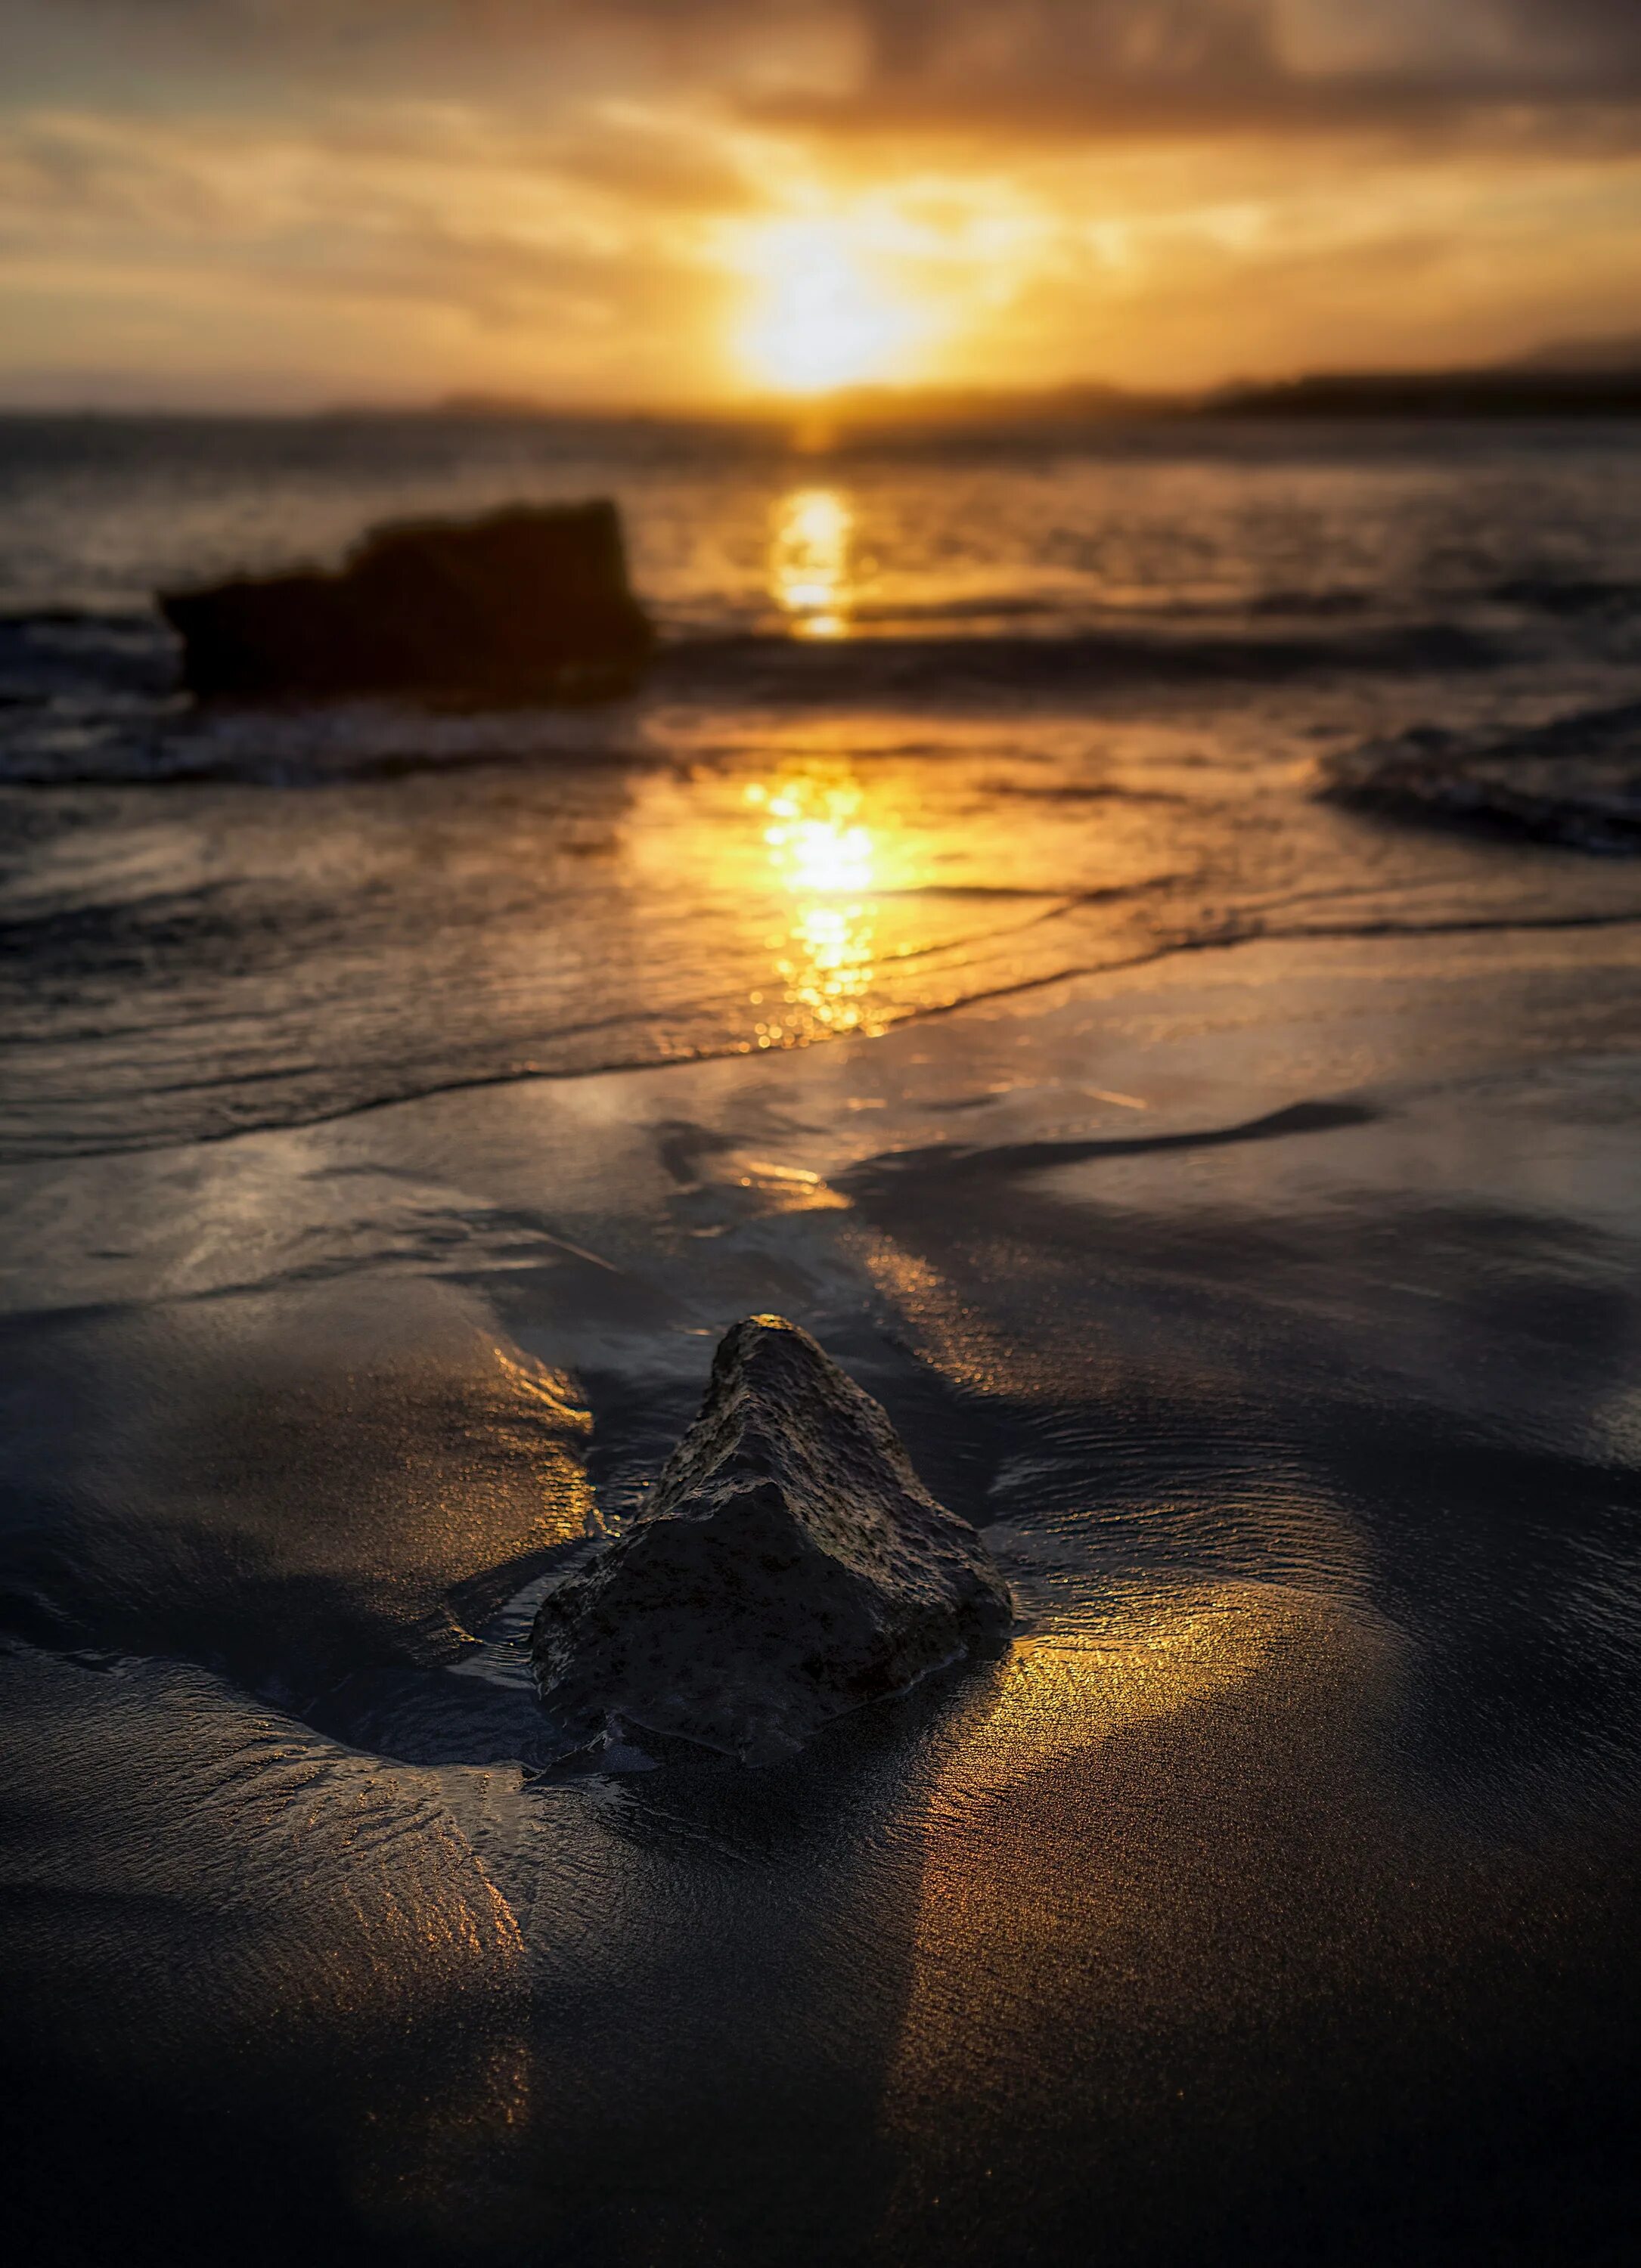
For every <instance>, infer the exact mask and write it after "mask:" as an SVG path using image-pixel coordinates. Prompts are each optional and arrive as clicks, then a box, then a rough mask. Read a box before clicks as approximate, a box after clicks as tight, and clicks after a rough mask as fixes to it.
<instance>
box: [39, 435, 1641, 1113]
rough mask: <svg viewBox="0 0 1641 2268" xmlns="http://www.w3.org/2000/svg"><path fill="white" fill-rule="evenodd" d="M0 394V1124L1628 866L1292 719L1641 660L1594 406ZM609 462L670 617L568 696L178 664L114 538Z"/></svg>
mask: <svg viewBox="0 0 1641 2268" xmlns="http://www.w3.org/2000/svg"><path fill="white" fill-rule="evenodd" d="M805 438H806V437H805V436H804V434H803V432H802V429H801V428H800V429H797V430H796V431H795V432H793V433H786V432H783V431H771V429H769V428H768V427H766V426H764V427H755V428H749V429H738V428H736V427H735V426H733V425H726V426H709V427H694V428H678V427H670V426H668V425H665V424H656V423H600V424H582V425H576V424H573V423H559V422H554V421H535V422H524V423H513V422H507V421H501V420H494V419H488V420H482V421H475V422H468V423H463V422H461V421H455V420H447V419H438V418H392V417H372V418H353V419H349V418H329V419H314V420H285V421H272V420H269V421H262V422H255V421H235V420H229V419H223V420H209V421H207V420H196V421H188V420H182V421H155V422H149V423H144V422H141V421H128V420H122V419H116V418H105V417H98V418H79V419H63V420H51V419H13V420H11V421H9V422H7V423H0V525H3V526H4V530H5V540H4V545H3V546H0V704H3V705H0V796H4V820H5V832H6V835H7V836H8V837H9V842H10V847H9V849H8V851H7V852H6V853H5V854H4V855H5V865H4V873H0V889H3V890H4V906H5V923H6V926H5V931H4V936H5V939H6V950H5V955H4V977H0V983H4V988H5V990H4V1015H5V1018H6V1022H7V1028H8V1030H9V1032H10V1034H11V1043H12V1053H11V1062H12V1065H13V1071H14V1076H13V1079H12V1080H11V1082H10V1085H9V1089H8V1095H7V1099H6V1100H5V1101H4V1102H3V1103H0V1155H11V1156H33V1155H39V1154H46V1155H50V1154H54V1153H56V1152H73V1151H78V1150H85V1149H100V1148H105V1147H117V1146H126V1145H143V1144H145V1143H152V1142H159V1141H167V1140H173V1139H176V1138H185V1137H203V1136H210V1135H212V1134H218V1133H227V1132H231V1131H234V1130H244V1129H246V1128H249V1127H254V1126H259V1125H282V1124H292V1123H302V1122H304V1121H307V1120H311V1119H314V1118H320V1117H324V1116H330V1115H334V1114H336V1113H338V1112H344V1111H348V1110H352V1109H357V1108H360V1107H361V1106H364V1105H366V1104H372V1103H381V1102H387V1101H393V1100H395V1099H399V1098H403V1097H406V1096H410V1095H414V1094H423V1093H426V1092H429V1091H432V1090H433V1089H437V1088H443V1087H448V1086H455V1085H460V1084H462V1083H466V1082H472V1081H475V1080H482V1079H508V1078H512V1077H515V1076H520V1075H529V1073H531V1072H532V1071H543V1072H553V1073H558V1072H567V1071H582V1072H585V1071H595V1070H598V1069H601V1068H608V1067H611V1066H614V1065H617V1064H643V1063H649V1062H655V1061H662V1060H675V1059H676V1058H678V1057H693V1056H700V1055H706V1054H717V1053H728V1052H734V1051H736V1050H741V1051H745V1050H748V1049H754V1050H755V1049H764V1048H767V1047H769V1046H778V1047H787V1046H792V1045H807V1044H809V1043H811V1042H815V1041H818V1040H824V1039H825V1038H827V1037H828V1036H832V1035H837V1034H839V1033H840V1032H854V1031H868V1032H870V1031H876V1030H882V1029H883V1028H886V1027H888V1026H889V1025H891V1024H892V1023H894V1022H896V1021H898V1020H901V1019H903V1018H905V1017H907V1016H915V1015H919V1014H924V1013H930V1012H933V1011H939V1010H945V1009H949V1008H950V1007H952V1006H953V1005H956V1004H957V1003H960V1002H962V1001H965V1000H971V999H974V998H978V997H980V996H982V995H985V994H987V993H998V992H1006V991H1009V990H1013V989H1016V988H1018V987H1020V986H1022V985H1030V984H1033V983H1040V982H1041V981H1043V980H1044V979H1046V978H1048V977H1053V976H1059V975H1061V974H1064V973H1066V972H1068V971H1070V970H1075V969H1087V968H1099V967H1104V966H1108V965H1111V964H1112V963H1114V962H1119V961H1127V960H1130V959H1132V958H1133V957H1134V956H1135V955H1136V954H1146V953H1151V952H1173V951H1177V950H1179V949H1181V948H1184V947H1187V946H1191V945H1193V944H1198V943H1201V942H1202V941H1204V940H1206V939H1219V938H1224V937H1228V936H1251V935H1267V934H1271V933H1273V932H1283V933H1285V932H1292V931H1294V930H1296V929H1297V930H1301V931H1305V930H1310V929H1313V928H1316V927H1324V928H1328V929H1334V930H1337V929H1339V928H1341V927H1345V928H1349V927H1351V926H1356V927H1373V926H1376V925H1377V926H1383V925H1386V924H1388V925H1392V926H1401V927H1408V926H1415V927H1416V926H1417V925H1419V924H1438V925H1440V924H1454V923H1467V924H1475V923H1485V922H1486V921H1487V920H1488V919H1489V918H1490V917H1491V912H1492V909H1496V908H1497V907H1499V906H1500V905H1506V906H1507V907H1508V909H1509V911H1510V913H1511V916H1512V918H1514V917H1519V916H1520V915H1521V914H1523V912H1524V911H1526V912H1530V913H1532V914H1533V916H1534V917H1535V918H1539V917H1541V918H1545V919H1551V920H1554V919H1562V918H1572V917H1579V918H1582V917H1593V916H1603V915H1605V914H1606V913H1607V912H1608V911H1624V910H1627V909H1632V908H1633V907H1634V906H1635V905H1636V903H1637V889H1638V887H1641V885H1638V884H1637V878H1636V872H1635V871H1634V870H1631V871H1623V870H1622V869H1620V870H1617V871H1615V870H1614V869H1613V867H1611V866H1610V865H1609V866H1605V867H1603V866H1600V865H1591V864H1590V863H1589V862H1581V861H1577V860H1575V861H1572V862H1571V863H1570V864H1569V865H1566V866H1565V867H1557V866H1556V865H1555V864H1554V863H1553V862H1548V863H1545V864H1544V865H1541V866H1540V867H1539V868H1537V869H1533V868H1531V867H1528V866H1524V865H1523V862H1522V861H1521V860H1520V859H1519V858H1517V859H1514V860H1512V859H1504V860H1502V861H1501V860H1500V859H1499V858H1497V853H1496V852H1493V853H1492V855H1489V851H1488V850H1487V849H1483V851H1482V852H1481V853H1480V854H1478V853H1477V851H1475V849H1474V848H1473V847H1471V846H1467V844H1465V843H1463V842H1462V841H1453V840H1449V841H1445V842H1430V841H1427V840H1423V839H1421V838H1420V837H1419V836H1416V835H1415V834H1411V833H1409V832H1408V831H1407V830H1401V831H1400V832H1398V831H1396V830H1390V831H1386V830H1382V829H1381V830H1379V831H1374V830H1372V829H1371V828H1364V827H1363V826H1362V825H1360V824H1351V825H1348V826H1346V825H1342V824H1341V823H1339V821H1337V819H1336V818H1335V817H1334V815H1333V814H1327V813H1326V812H1325V811H1324V810H1323V809H1322V808H1321V806H1319V805H1318V803H1317V802H1316V800H1315V798H1314V796H1313V794H1312V792H1311V790H1312V788H1313V786H1314V784H1316V781H1317V778H1318V767H1319V764H1320V762H1322V760H1323V759H1325V758H1326V757H1327V755H1329V754H1330V753H1331V752H1333V751H1335V750H1341V749H1349V748H1350V747H1355V746H1357V745H1359V744H1361V743H1363V742H1368V741H1371V740H1374V739H1375V738H1376V737H1378V736H1382V735H1394V734H1398V733H1407V732H1409V731H1415V732H1416V731H1417V730H1419V729H1421V728H1423V727H1430V726H1434V727H1438V728H1440V729H1443V730H1446V731H1449V732H1460V731H1462V732H1470V733H1477V732H1479V733H1483V734H1484V735H1490V736H1493V737H1496V738H1498V739H1501V740H1508V738H1509V736H1510V735H1511V734H1512V733H1520V732H1523V731H1526V730H1528V729H1530V728H1531V727H1533V726H1535V725H1541V724H1543V723H1545V722H1548V721H1550V720H1553V719H1556V718H1564V717H1569V716H1578V715H1579V714H1582V713H1584V712H1586V711H1596V712H1600V711H1605V710H1606V709H1607V708H1608V707H1609V706H1610V705H1612V704H1614V703H1618V702H1621V701H1622V700H1623V698H1624V697H1625V696H1628V695H1631V694H1633V692H1634V689H1635V688H1636V684H1637V672H1638V671H1641V450H1637V446H1636V437H1635V434H1634V432H1633V431H1631V430H1630V429H1629V428H1623V427H1612V428H1603V427H1600V426H1593V427H1586V426H1582V425H1578V424H1571V425H1569V424H1566V423H1563V424H1559V425H1546V426H1543V427H1541V428H1536V429H1534V428H1527V429H1505V430H1504V431H1499V430H1497V429H1495V428H1492V427H1488V426H1479V427H1467V426H1464V425H1457V426H1452V425H1447V426H1445V425H1440V424H1433V425H1426V426H1422V427H1398V426H1395V425H1390V426H1379V425H1377V424H1371V423H1363V424H1357V425H1356V426H1353V427H1349V428H1333V429H1327V428H1323V429H1316V428H1312V427H1310V426H1296V427H1294V428H1292V429H1288V430H1283V429H1281V428H1277V429H1273V428H1271V427H1270V426H1268V425H1267V424H1257V425H1256V424H1253V423H1250V424H1247V425H1244V426H1237V425H1234V424H1230V423H1225V424H1221V425H1218V426H1215V425H1212V424H1208V423H1201V424H1198V423H1189V424H1185V423H1175V424H1160V425H1138V426H1124V425H1116V426H1111V427H1098V428H1095V429H1093V430H1092V431H1083V432H1081V433H1076V434H1062V435H1056V434H1054V433H1052V432H1051V433H1050V434H1048V435H1046V436H1045V435H1043V434H1041V433H1027V434H1025V435H1024V436H1022V435H1020V434H1014V435H1009V434H1003V435H1001V436H999V435H992V436H990V437H987V436H986V435H985V434H976V435H969V436H966V437H965V436H962V435H957V436H952V435H950V434H939V433H935V434H928V435H925V436H923V437H921V438H920V437H919V436H918V435H917V434H916V433H915V432H913V433H912V434H909V435H908V434H905V433H902V434H898V435H895V436H891V437H889V438H879V439H877V440H876V442H871V443H869V442H868V441H866V440H861V441H860V442H857V444H856V445H854V446H853V447H850V446H843V447H841V448H839V447H834V449H833V451H832V453H814V454H806V453H803V448H802V444H803V441H804V439H805ZM587 495H610V496H613V497H616V498H617V501H618V502H619V504H620V506H621V508H622V512H623V514H624V517H625V527H626V531H627V537H628V541H629V546H630V550H631V560H632V577H633V580H634V582H635V584H636V586H637V588H638V590H639V593H640V594H641V595H642V597H643V599H644V600H645V601H646V603H647V605H648V606H649V607H650V608H652V609H653V611H654V615H655V616H656V619H657V621H658V622H659V624H660V626H661V629H662V635H663V637H664V639H665V642H666V643H665V645H664V648H663V652H662V659H661V662H660V665H659V666H658V667H657V668H656V670H655V672H654V677H653V680H652V681H651V683H650V685H649V687H648V688H647V690H646V691H645V692H644V693H643V694H642V695H640V696H638V697H636V698H634V699H632V700H631V701H628V702H625V703H618V704H614V705H611V706H608V707H603V708H598V709H581V710H569V711H565V710H560V711H520V710H509V711H504V712H501V713H499V714H498V713H489V714H486V713H484V712H482V711H446V712H445V713H429V712H427V711H425V710H421V711H418V710H410V709H406V708H403V707H399V706H395V705H394V704H392V703H378V702H357V703H336V704H332V705H329V706H326V707H324V708H321V709H313V708H308V709H303V708H300V707H296V706H292V707H286V708H269V709H264V710H261V711H255V710H245V709H235V710H231V711H214V712H210V713H201V712H199V711H196V710H194V709H193V708H191V707H190V706H189V704H188V703H187V701H186V700H185V699H184V698H182V696H181V695H180V694H179V693H178V691H177V684H176V675H177V664H176V654H175V650H174V641H173V640H172V637H171V636H170V634H169V633H168V631H167V630H166V628H165V627H164V625H163V623H162V622H160V620H159V617H158V615H156V613H155V611H154V606H153V599H154V594H155V593H156V592H159V591H164V590H167V589H172V588H176V587H185V586H187V585H190V584H193V583H196V582H200V581H204V580H210V579H212V578H221V577H224V576H227V575H231V574H233V573H238V572H241V571H269V570H272V569H276V568H279V567H284V566H288V565H290V564H292V563H301V562H311V563H322V564H323V563H333V562H335V561H336V560H337V559H338V558H339V557H340V556H342V555H343V554H344V553H345V551H346V549H347V548H348V546H349V545H350V544H351V542H353V541H356V540H357V538H358V537H359V534H361V533H362V532H363V531H364V530H365V529H366V528H367V527H371V526H373V525H375V524H377V523H380V522H381V521H384V520H390V519H395V518H402V517H405V516H409V515H419V514H426V513H435V514H436V513H453V514H461V513H469V512H478V511H482V510H484V509H485V508H487V507H491V506H494V505H497V504H503V503H506V502H508V501H514V500H521V499H529V500H536V499H541V500H546V499H552V498H562V497H581V496H587Z"/></svg>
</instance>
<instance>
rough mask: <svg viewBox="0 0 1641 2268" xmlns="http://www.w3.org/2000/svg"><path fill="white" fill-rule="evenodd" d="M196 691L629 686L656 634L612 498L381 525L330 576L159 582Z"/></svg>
mask: <svg viewBox="0 0 1641 2268" xmlns="http://www.w3.org/2000/svg"><path fill="white" fill-rule="evenodd" d="M159 605H160V608H161V611H162V612H163V613H164V615H165V616H166V620H167V621H168V622H170V623H171V625H172V627H173V628H174V630H176V631H177V632H178V633H179V635H180V636H181V639H182V675H183V681H184V683H185V684H186V685H187V686H188V689H189V690H190V691H191V692H193V693H196V694H198V695H201V696H205V697H209V698H231V699H240V700H245V699H268V698H270V697H271V698H290V697H292V696H295V697H303V696H306V697H309V698H311V697H314V696H325V695H334V694H345V693H370V692H410V693H468V694H489V695H492V696H500V697H503V698H506V699H523V698H549V699H553V698H562V697H564V696H566V695H574V694H587V693H595V692H602V691H607V690H615V689H619V688H620V686H621V685H623V684H624V683H625V682H627V681H630V679H631V677H632V674H633V672H634V671H635V670H636V669H637V667H638V666H639V664H640V663H641V662H642V661H643V660H644V659H645V657H646V655H647V653H648V652H649V650H650V647H651V645H652V644H653V643H654V633H653V631H652V630H651V628H650V624H649V622H648V620H647V617H646V616H645V615H644V612H643V610H642V608H640V607H639V604H638V602H637V600H635V599H634V598H633V596H632V592H631V590H630V589H629V588H628V585H627V572H626V557H625V549H624V547H623V543H622V538H621V521H620V517H619V515H618V514H617V510H616V507H615V505H614V504H611V503H610V502H608V501H607V500H603V501H599V502H595V503H592V504H550V505H543V506H539V507H533V506H524V505H520V506H515V507H514V508H512V509H509V510H507V511H504V512H491V513H489V514H487V515H486V516H485V517H484V518H483V519H474V520H465V521H463V520H436V519H428V520H413V521H405V522H403V523H400V524H398V525H395V526H392V527H379V528H375V529H373V531H372V532H371V533H370V534H368V535H366V537H365V538H364V540H363V541H362V542H361V543H359V545H358V546H357V547H356V549H354V550H353V551H351V553H350V554H349V556H348V557H347V560H346V561H345V563H344V565H343V567H342V568H341V570H340V571H339V572H337V573H336V574H334V575H322V574H293V575H276V576H270V577H266V578H262V579H259V580H255V581H245V582H235V583H223V584H218V585H216V586H214V587H213V588H211V589H209V590H200V591H181V592H172V593H166V594H163V595H162V596H161V598H160V600H159Z"/></svg>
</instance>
